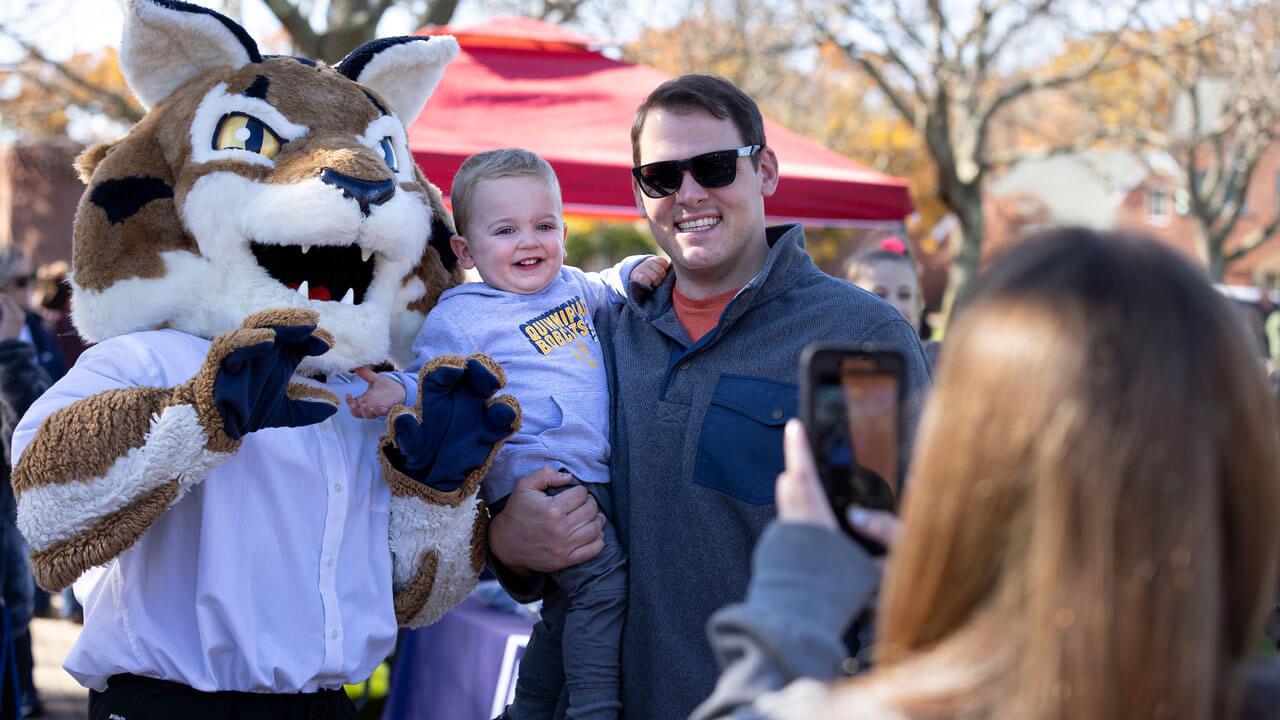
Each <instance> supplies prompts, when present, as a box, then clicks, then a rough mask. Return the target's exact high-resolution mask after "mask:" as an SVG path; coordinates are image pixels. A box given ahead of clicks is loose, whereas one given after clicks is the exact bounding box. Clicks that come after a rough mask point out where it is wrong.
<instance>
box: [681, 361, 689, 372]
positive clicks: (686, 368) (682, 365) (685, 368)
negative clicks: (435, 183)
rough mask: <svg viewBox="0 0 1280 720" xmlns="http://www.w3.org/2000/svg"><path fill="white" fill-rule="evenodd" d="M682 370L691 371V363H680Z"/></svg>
mask: <svg viewBox="0 0 1280 720" xmlns="http://www.w3.org/2000/svg"><path fill="white" fill-rule="evenodd" d="M680 369H681V370H688V369H689V363H687V362H682V363H680Z"/></svg>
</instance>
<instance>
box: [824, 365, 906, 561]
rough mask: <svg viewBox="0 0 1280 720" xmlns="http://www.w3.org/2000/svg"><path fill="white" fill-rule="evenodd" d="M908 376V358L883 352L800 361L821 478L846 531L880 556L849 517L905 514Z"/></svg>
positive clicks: (877, 549)
mask: <svg viewBox="0 0 1280 720" xmlns="http://www.w3.org/2000/svg"><path fill="white" fill-rule="evenodd" d="M903 368H904V363H903V359H902V354H901V353H899V352H898V351H897V350H893V349H889V348H885V347H881V346H876V345H857V346H853V345H833V344H824V343H815V344H813V345H810V346H808V347H806V348H805V350H804V352H803V353H802V354H801V356H800V373H801V375H800V391H801V394H800V402H801V409H800V417H801V419H802V420H804V424H805V427H806V428H807V429H808V433H809V446H810V447H811V448H812V449H813V454H814V459H815V460H816V461H817V465H818V477H819V478H820V479H821V480H822V486H823V489H824V490H825V491H826V495H827V500H828V501H829V502H830V503H831V509H832V510H833V511H835V515H836V520H837V521H838V522H839V523H840V526H841V527H842V528H844V530H845V532H847V533H849V534H850V535H853V536H854V538H855V539H857V540H858V541H859V542H860V543H862V544H863V546H864V547H866V548H867V549H868V550H870V551H871V552H873V553H883V552H884V548H883V547H879V546H878V545H877V544H876V543H874V542H871V541H869V540H865V539H863V538H859V537H858V536H857V535H854V533H853V531H852V529H851V528H850V527H849V524H848V520H847V516H848V510H849V508H850V507H852V506H855V505H857V506H861V507H865V508H871V509H874V510H888V511H890V512H896V511H897V507H898V491H899V490H900V489H901V487H902V478H903V474H904V473H905V470H906V462H905V460H906V458H904V457H903V454H902V448H901V443H900V442H899V440H900V438H901V437H902V401H903V382H902V377H903Z"/></svg>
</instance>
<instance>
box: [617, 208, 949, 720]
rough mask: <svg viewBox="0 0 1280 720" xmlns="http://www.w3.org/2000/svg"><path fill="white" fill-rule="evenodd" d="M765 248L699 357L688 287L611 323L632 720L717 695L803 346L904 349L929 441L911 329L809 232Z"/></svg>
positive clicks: (769, 508)
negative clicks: (729, 613) (719, 639)
mask: <svg viewBox="0 0 1280 720" xmlns="http://www.w3.org/2000/svg"><path fill="white" fill-rule="evenodd" d="M766 240H767V242H768V243H769V245H770V251H769V255H768V258H767V260H766V261H765V265H764V267H763V268H762V269H761V271H760V272H759V274H757V275H756V277H755V278H754V279H753V280H752V281H751V282H750V283H748V284H747V286H746V287H745V288H743V289H742V290H741V291H740V292H739V293H738V294H737V296H736V297H735V298H734V299H733V300H732V301H731V302H730V303H729V305H728V307H727V308H725V311H724V314H723V315H722V316H721V319H720V323H719V324H718V325H717V326H716V328H715V329H713V330H712V331H711V332H709V333H707V335H705V336H704V337H703V338H701V339H700V340H699V341H698V342H697V343H693V342H691V341H690V340H689V336H688V334H687V333H686V332H685V330H684V327H683V326H682V325H681V324H680V322H679V320H678V319H677V318H676V315H675V312H674V310H673V309H672V305H671V290H672V286H673V283H674V275H668V276H667V279H666V281H665V282H664V283H663V284H662V285H660V286H659V287H657V288H655V289H652V290H651V289H649V288H647V287H644V286H640V285H637V284H636V283H631V284H630V286H629V288H628V292H629V295H630V299H629V300H628V301H627V303H626V304H624V305H618V306H612V307H606V308H604V309H603V310H602V311H601V312H599V313H597V315H596V327H597V329H598V330H599V332H600V338H601V345H602V347H603V349H604V351H605V358H606V368H607V369H608V372H609V392H610V396H611V398H612V404H611V410H612V412H611V418H610V421H611V429H612V435H611V439H612V447H613V459H612V463H611V477H612V479H613V485H612V492H613V497H614V509H615V517H614V518H613V520H614V523H615V525H616V527H617V530H618V534H619V538H620V540H621V542H622V545H623V547H624V549H626V551H627V554H628V556H629V558H630V563H631V577H630V586H629V604H628V608H627V619H626V626H625V629H624V631H623V644H622V668H623V674H622V700H623V717H624V718H625V719H626V720H653V719H656V718H663V719H664V720H665V719H666V718H685V717H688V716H689V714H690V713H691V712H692V711H693V709H694V708H695V707H696V706H697V705H698V703H700V702H702V701H703V700H705V699H706V698H707V697H708V696H710V695H711V691H712V688H713V686H714V685H715V681H716V677H717V676H718V674H719V669H718V667H717V664H716V660H715V657H714V656H713V654H712V650H711V646H710V645H709V644H708V643H707V640H706V636H705V634H704V632H705V631H704V628H705V627H706V623H707V619H708V617H709V616H710V615H711V613H712V612H714V611H715V610H716V609H717V608H720V607H722V606H725V605H728V604H729V603H733V602H738V601H740V600H742V599H743V597H744V596H745V595H746V589H747V580H748V578H749V576H750V558H751V552H752V548H753V547H754V546H755V543H756V540H757V538H758V537H759V536H760V534H761V532H762V531H763V530H764V528H765V526H766V525H767V524H768V523H769V522H770V521H771V520H772V519H773V517H774V515H775V508H774V504H773V500H774V498H773V490H774V482H775V480H776V479H777V476H778V473H779V472H780V471H781V470H782V467H783V461H782V428H783V425H784V424H785V423H786V421H787V419H788V418H790V417H794V416H795V415H796V412H797V405H798V386H797V376H798V372H799V358H800V351H801V349H802V348H804V347H805V346H806V345H808V344H809V343H811V342H814V341H817V340H826V341H838V342H846V343H863V342H875V343H882V344H886V345H889V346H891V347H897V348H899V349H901V351H902V353H903V355H904V358H905V360H906V377H905V384H906V394H907V403H906V406H905V407H904V419H905V423H904V424H905V426H906V427H907V432H906V437H905V438H904V442H906V443H908V444H910V443H911V441H912V438H913V436H914V429H915V425H916V421H917V420H918V418H919V413H920V408H921V406H922V404H923V401H924V396H925V393H926V390H927V387H928V383H929V375H928V370H927V369H926V365H925V359H924V355H923V353H922V352H921V350H920V342H919V340H918V338H917V337H916V334H915V332H914V331H913V329H912V327H911V325H910V324H909V323H907V321H906V320H905V319H903V318H902V316H901V315H899V314H898V312H897V311H896V310H894V309H893V308H892V307H891V306H890V305H888V304H887V303H885V302H884V301H883V300H881V299H880V298H878V297H876V296H874V295H872V294H871V293H868V292H865V291H863V290H860V289H858V288H856V287H854V286H853V285H851V284H849V283H847V282H844V281H843V280H838V279H836V278H833V277H831V276H829V275H827V274H825V273H823V272H822V271H821V270H819V269H818V268H817V267H816V266H815V265H814V264H813V261H812V260H811V259H810V258H809V256H808V254H806V253H805V251H804V233H803V230H802V229H801V227H800V226H799V225H783V226H777V227H771V228H769V229H768V230H767V232H766Z"/></svg>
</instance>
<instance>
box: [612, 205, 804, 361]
mask: <svg viewBox="0 0 1280 720" xmlns="http://www.w3.org/2000/svg"><path fill="white" fill-rule="evenodd" d="M764 235H765V242H767V243H769V254H768V256H766V257H765V261H764V266H763V267H761V268H760V272H758V273H756V276H755V277H753V278H752V279H751V281H750V282H748V283H747V284H746V285H745V286H744V287H743V288H742V289H741V290H740V291H738V294H737V295H735V296H734V298H733V300H731V301H730V302H729V306H728V307H726V308H725V312H724V315H723V316H722V317H721V318H720V323H719V324H718V325H717V326H716V328H715V329H714V330H712V331H711V332H709V333H707V335H706V336H705V337H703V338H702V340H701V341H699V343H698V344H699V345H702V344H705V343H707V342H710V341H713V340H714V339H715V337H716V336H719V335H720V333H722V332H723V331H724V330H725V329H726V328H728V327H729V326H731V325H732V324H733V323H734V322H735V321H736V320H737V319H738V318H740V317H742V316H743V315H744V314H746V312H747V311H748V310H750V309H751V308H754V307H756V306H758V305H760V304H761V303H763V302H766V301H768V300H769V299H770V298H772V297H774V296H775V295H778V294H780V293H782V292H785V291H786V290H787V289H788V288H790V287H791V286H792V285H794V284H795V283H796V282H797V280H798V275H797V271H798V270H800V269H801V267H803V266H805V265H808V266H813V260H811V259H810V258H809V255H808V253H806V252H805V250H804V228H803V227H801V225H800V224H799V223H788V224H786V225H772V226H770V227H767V228H765V231H764ZM675 281H676V277H675V273H674V272H671V273H668V274H667V277H666V279H665V280H663V282H662V284H661V285H659V286H658V287H656V288H650V287H648V286H647V285H644V284H642V283H637V282H632V283H629V284H628V287H627V306H628V310H630V311H631V312H634V313H636V314H638V315H640V316H641V317H643V318H645V319H646V320H648V321H649V322H650V323H651V324H653V326H654V327H655V328H657V329H658V330H660V331H662V332H663V333H664V334H666V335H668V336H670V337H671V338H672V339H673V340H676V341H677V342H679V343H680V344H682V345H684V346H685V347H688V346H689V345H690V340H689V335H688V333H686V332H685V330H684V326H682V325H681V324H680V321H679V319H677V318H676V314H675V310H674V308H673V307H672V303H671V293H672V290H673V289H674V287H675Z"/></svg>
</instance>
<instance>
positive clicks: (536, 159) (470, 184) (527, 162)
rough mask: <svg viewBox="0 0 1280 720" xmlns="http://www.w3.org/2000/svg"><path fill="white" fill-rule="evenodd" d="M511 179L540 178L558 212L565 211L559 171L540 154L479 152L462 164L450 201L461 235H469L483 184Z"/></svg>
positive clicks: (454, 181) (514, 150) (514, 149)
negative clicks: (558, 175)
mask: <svg viewBox="0 0 1280 720" xmlns="http://www.w3.org/2000/svg"><path fill="white" fill-rule="evenodd" d="M512 176H515V177H536V178H541V179H542V180H543V181H544V182H546V183H547V186H548V187H549V188H550V189H551V194H552V195H553V196H554V197H555V199H556V213H557V214H561V213H562V212H563V211H562V208H561V204H560V181H559V180H557V179H556V171H555V170H553V169H551V164H550V163H548V162H547V161H546V160H543V159H542V158H541V157H540V156H539V155H538V154H537V153H532V152H529V151H528V150H521V149H519V148H504V149H502V150H488V151H485V152H478V153H476V154H474V155H472V156H471V157H468V158H467V159H466V160H463V161H462V166H461V167H459V168H458V172H457V174H455V175H454V176H453V187H452V188H450V190H449V202H450V203H451V204H452V205H453V224H454V227H455V228H457V231H458V234H459V235H464V236H465V235H466V234H467V232H468V231H467V222H468V221H469V220H470V219H471V215H472V214H473V212H474V210H475V208H474V207H473V204H474V202H475V193H476V188H478V187H479V185H480V183H482V182H484V181H486V180H496V179H498V178H501V177H512Z"/></svg>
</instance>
